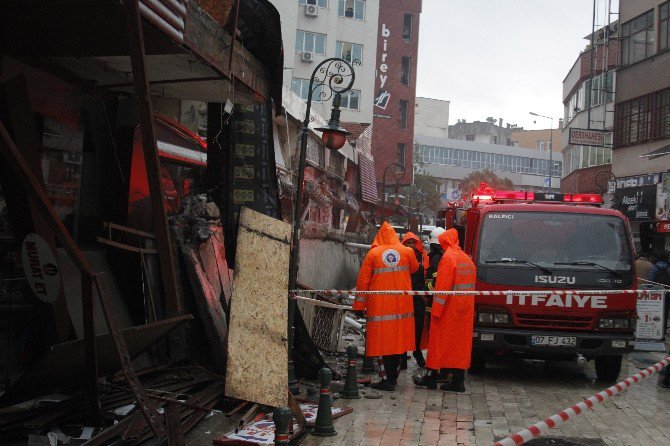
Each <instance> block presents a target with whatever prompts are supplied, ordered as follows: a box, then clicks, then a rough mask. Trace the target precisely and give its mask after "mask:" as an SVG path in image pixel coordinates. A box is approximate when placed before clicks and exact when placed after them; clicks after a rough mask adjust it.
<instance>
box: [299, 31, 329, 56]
mask: <svg viewBox="0 0 670 446" xmlns="http://www.w3.org/2000/svg"><path fill="white" fill-rule="evenodd" d="M295 50H296V51H301V52H311V53H317V54H321V55H325V54H326V35H325V34H319V33H311V32H308V31H301V30H298V31H297V33H296V36H295Z"/></svg>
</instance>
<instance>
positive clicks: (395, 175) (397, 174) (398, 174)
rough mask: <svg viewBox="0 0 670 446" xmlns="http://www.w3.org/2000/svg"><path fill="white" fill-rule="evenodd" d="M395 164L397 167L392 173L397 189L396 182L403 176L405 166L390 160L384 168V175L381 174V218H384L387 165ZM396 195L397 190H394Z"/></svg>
mask: <svg viewBox="0 0 670 446" xmlns="http://www.w3.org/2000/svg"><path fill="white" fill-rule="evenodd" d="M392 166H396V167H397V169H396V171H395V172H394V173H393V178H395V182H396V189H397V184H398V181H399V180H400V179H401V178H404V177H405V166H403V165H402V164H400V163H398V162H395V161H394V162H391V163H389V164H388V166H386V168H384V175H383V176H382V219H383V218H384V211H385V210H386V172H387V171H388V170H389V167H392ZM397 195H398V192H397V191H396V196H397Z"/></svg>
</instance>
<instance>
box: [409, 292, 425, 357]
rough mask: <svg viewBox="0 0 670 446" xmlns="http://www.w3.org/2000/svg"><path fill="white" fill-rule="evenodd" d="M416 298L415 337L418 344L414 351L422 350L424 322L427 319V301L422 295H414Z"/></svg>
mask: <svg viewBox="0 0 670 446" xmlns="http://www.w3.org/2000/svg"><path fill="white" fill-rule="evenodd" d="M412 297H413V299H414V339H415V341H416V345H415V346H414V351H421V335H422V334H423V324H424V322H425V319H426V303H425V302H424V300H423V297H422V296H412Z"/></svg>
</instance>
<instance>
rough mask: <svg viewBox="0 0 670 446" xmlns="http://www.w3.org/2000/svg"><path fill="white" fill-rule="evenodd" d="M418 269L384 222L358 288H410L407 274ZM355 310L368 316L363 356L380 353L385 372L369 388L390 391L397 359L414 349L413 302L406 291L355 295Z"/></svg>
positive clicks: (417, 263)
mask: <svg viewBox="0 0 670 446" xmlns="http://www.w3.org/2000/svg"><path fill="white" fill-rule="evenodd" d="M418 268H419V262H417V260H416V255H415V254H414V251H413V250H412V249H410V248H408V247H406V246H404V245H403V244H401V243H400V240H399V239H398V235H397V234H396V232H395V231H394V230H393V228H392V227H391V225H389V224H388V223H387V222H384V223H383V224H382V226H381V228H379V232H378V233H377V236H376V237H375V239H374V241H373V242H372V247H371V248H370V251H368V253H367V255H366V256H365V259H364V260H363V265H362V266H361V269H360V271H359V273H358V281H357V282H356V288H357V289H358V290H361V291H375V290H380V291H382V290H399V291H409V290H411V289H412V279H411V277H410V275H411V274H412V273H413V272H415V271H416V270H417V269H418ZM353 309H354V311H358V312H363V311H364V312H365V318H366V319H367V328H366V338H365V355H366V356H381V357H382V361H383V364H384V369H385V372H386V377H385V378H384V377H382V379H381V380H380V381H379V382H376V383H373V384H372V385H371V386H370V387H372V388H373V389H376V390H387V391H393V390H395V387H396V385H397V382H398V374H399V370H398V367H399V365H400V359H401V357H402V356H404V355H406V354H407V352H408V351H412V350H414V305H413V303H412V297H411V296H410V295H407V294H362V295H356V298H355V300H354V305H353Z"/></svg>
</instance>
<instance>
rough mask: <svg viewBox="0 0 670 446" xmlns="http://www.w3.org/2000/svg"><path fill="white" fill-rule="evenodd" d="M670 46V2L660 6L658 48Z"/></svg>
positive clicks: (662, 49) (665, 48)
mask: <svg viewBox="0 0 670 446" xmlns="http://www.w3.org/2000/svg"><path fill="white" fill-rule="evenodd" d="M669 48H670V2H665V3H663V4H662V5H661V6H659V7H658V50H659V51H665V50H667V49H669Z"/></svg>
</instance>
